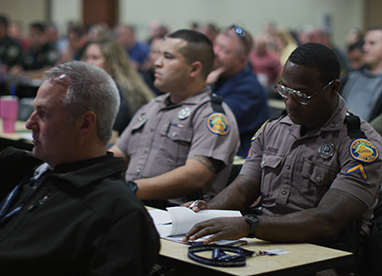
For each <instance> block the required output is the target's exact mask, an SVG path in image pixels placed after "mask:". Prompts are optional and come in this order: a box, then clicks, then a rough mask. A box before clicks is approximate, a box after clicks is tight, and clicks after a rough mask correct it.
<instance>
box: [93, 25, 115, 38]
mask: <svg viewBox="0 0 382 276" xmlns="http://www.w3.org/2000/svg"><path fill="white" fill-rule="evenodd" d="M111 36H112V35H111V31H110V29H109V26H108V25H107V24H106V23H100V24H95V25H92V26H90V28H89V31H88V40H89V41H91V40H99V39H111Z"/></svg>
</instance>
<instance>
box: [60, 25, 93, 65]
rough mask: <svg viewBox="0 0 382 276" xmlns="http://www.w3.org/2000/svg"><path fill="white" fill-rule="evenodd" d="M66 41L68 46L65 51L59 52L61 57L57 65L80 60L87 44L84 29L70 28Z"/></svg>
mask: <svg viewBox="0 0 382 276" xmlns="http://www.w3.org/2000/svg"><path fill="white" fill-rule="evenodd" d="M67 39H68V45H67V47H66V49H64V50H63V51H62V52H61V57H60V59H59V61H58V62H57V63H58V64H61V63H65V62H69V61H73V60H80V59H81V56H82V53H83V51H84V48H85V45H86V42H87V35H86V32H85V30H84V28H81V27H72V28H69V30H68V35H67Z"/></svg>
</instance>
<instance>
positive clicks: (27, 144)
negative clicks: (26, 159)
mask: <svg viewBox="0 0 382 276" xmlns="http://www.w3.org/2000/svg"><path fill="white" fill-rule="evenodd" d="M31 135H32V131H31V130H28V129H27V128H26V127H25V122H23V121H16V125H15V132H14V133H3V121H2V120H1V118H0V150H3V149H5V148H6V147H8V146H13V147H16V148H20V149H26V150H32V148H33V144H32V142H31V140H30V139H27V137H30V138H31Z"/></svg>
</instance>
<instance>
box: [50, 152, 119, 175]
mask: <svg viewBox="0 0 382 276" xmlns="http://www.w3.org/2000/svg"><path fill="white" fill-rule="evenodd" d="M112 158H113V154H112V153H111V152H108V153H107V154H106V155H103V156H100V157H96V158H91V159H86V160H80V161H75V162H70V163H63V164H58V165H57V166H56V167H55V168H54V170H53V171H54V172H55V173H68V172H71V171H76V170H79V169H83V168H86V167H88V166H91V165H94V164H96V163H99V162H103V161H106V160H109V159H112Z"/></svg>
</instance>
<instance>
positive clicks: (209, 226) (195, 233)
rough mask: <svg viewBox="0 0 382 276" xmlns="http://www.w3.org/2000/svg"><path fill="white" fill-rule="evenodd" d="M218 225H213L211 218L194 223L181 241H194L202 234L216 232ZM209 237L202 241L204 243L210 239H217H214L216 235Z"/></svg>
mask: <svg viewBox="0 0 382 276" xmlns="http://www.w3.org/2000/svg"><path fill="white" fill-rule="evenodd" d="M218 231H219V230H218V226H215V224H214V222H213V219H212V220H206V221H203V222H200V223H197V224H195V225H194V226H193V227H192V228H191V230H190V231H188V233H187V234H186V235H185V237H184V238H183V242H187V241H188V240H190V241H195V240H197V239H199V238H202V237H204V236H207V235H210V234H215V235H216V234H217V232H218ZM213 236H214V235H213ZM213 236H211V237H209V238H208V239H206V240H205V241H204V243H210V242H212V241H217V240H219V239H216V237H213Z"/></svg>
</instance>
